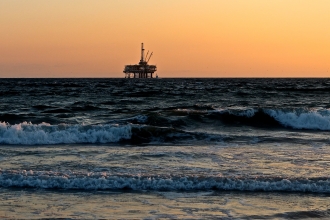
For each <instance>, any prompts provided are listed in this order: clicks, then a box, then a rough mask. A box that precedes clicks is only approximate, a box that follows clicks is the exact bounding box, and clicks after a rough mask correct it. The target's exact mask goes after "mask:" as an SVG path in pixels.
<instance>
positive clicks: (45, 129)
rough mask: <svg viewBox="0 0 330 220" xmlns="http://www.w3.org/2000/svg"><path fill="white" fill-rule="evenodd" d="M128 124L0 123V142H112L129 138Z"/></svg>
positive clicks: (129, 128)
mask: <svg viewBox="0 0 330 220" xmlns="http://www.w3.org/2000/svg"><path fill="white" fill-rule="evenodd" d="M131 135H132V132H131V126H130V125H121V126H119V125H68V124H60V125H50V124H48V123H41V124H32V123H28V122H23V123H19V124H15V125H10V124H8V123H5V122H1V123H0V143H1V144H24V145H36V144H76V143H112V142H118V141H120V140H123V139H130V138H131Z"/></svg>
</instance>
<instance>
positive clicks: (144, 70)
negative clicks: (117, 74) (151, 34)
mask: <svg viewBox="0 0 330 220" xmlns="http://www.w3.org/2000/svg"><path fill="white" fill-rule="evenodd" d="M152 54H153V52H151V53H150V55H149V50H148V52H147V54H146V56H144V48H143V43H142V44H141V60H140V62H139V64H135V65H126V66H125V68H124V71H123V72H124V73H125V78H153V74H154V73H155V72H156V71H157V66H156V65H149V64H148V63H149V60H150V58H151V56H152ZM148 55H149V57H148Z"/></svg>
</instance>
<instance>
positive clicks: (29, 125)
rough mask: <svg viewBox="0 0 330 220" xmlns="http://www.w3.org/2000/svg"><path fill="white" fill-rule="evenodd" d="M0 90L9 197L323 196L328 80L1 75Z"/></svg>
mask: <svg viewBox="0 0 330 220" xmlns="http://www.w3.org/2000/svg"><path fill="white" fill-rule="evenodd" d="M0 95H1V96H0V99H1V100H0V121H1V123H0V144H1V145H0V150H1V151H0V187H1V189H2V190H9V194H10V193H12V192H14V191H11V189H12V188H11V187H16V188H19V189H26V188H27V187H28V188H32V189H37V190H38V189H51V190H55V194H56V190H80V191H79V192H81V191H85V190H87V191H88V192H89V193H90V191H89V190H101V191H105V192H108V191H109V190H110V191H113V190H133V191H134V192H136V193H137V194H139V193H142V192H141V190H142V191H143V192H145V191H144V190H147V191H148V192H150V193H156V194H157V193H162V192H167V193H177V192H184V193H197V194H198V193H205V192H212V193H221V192H227V191H232V190H234V191H238V192H241V193H242V194H241V195H242V196H246V194H245V193H247V192H268V193H270V192H280V193H283V192H286V193H293V192H294V193H302V194H305V193H316V194H320V195H321V194H322V195H323V194H325V195H327V194H328V193H330V181H329V175H330V165H329V161H330V157H329V155H330V139H329V131H330V79H2V80H1V85H0ZM6 192H7V191H6ZM38 192H39V191H38ZM142 194H143V193H142ZM197 194H196V195H197ZM59 195H60V194H57V196H59ZM61 195H62V194H61ZM92 195H93V196H96V197H97V198H99V199H100V198H101V197H98V196H97V195H98V194H93V193H92ZM213 195H214V194H212V196H213ZM235 195H237V194H235ZM258 195H259V194H258ZM122 196H124V197H125V196H127V194H125V193H123V194H122ZM157 196H159V195H158V194H157ZM283 196H284V194H281V196H280V197H281V198H282V197H283ZM179 197H180V196H179ZM179 197H178V196H177V197H176V198H179ZM102 198H103V197H102ZM171 198H172V197H171ZM208 198H211V197H208ZM212 198H213V197H212ZM290 198H291V197H290ZM316 198H317V199H315V198H313V199H312V201H314V202H317V201H319V200H320V198H321V197H316ZM322 198H324V197H322ZM282 199H283V198H282ZM309 199H310V198H309ZM283 200H287V198H285V199H283ZM322 201H323V200H322ZM204 202H205V201H204ZM323 202H324V201H323ZM326 202H328V200H327V199H326ZM205 203H206V204H208V205H210V204H211V203H212V201H211V200H208V202H205ZM258 203H260V201H259V200H258ZM261 203H262V202H261ZM240 204H243V203H240ZM329 204H330V202H329ZM234 206H235V205H233V206H231V208H228V209H229V210H231V211H233V207H234ZM314 208H315V207H314ZM284 209H285V207H284V206H280V208H278V209H276V210H278V212H277V213H282V214H283V212H285V210H284ZM182 210H183V209H182ZM182 210H181V211H182ZM299 210H300V211H301V210H302V209H299ZM299 210H298V211H299ZM236 211H237V210H236ZM322 213H323V212H322ZM227 214H228V213H227ZM273 214H274V213H273ZM282 214H281V215H282ZM323 214H324V213H323ZM323 214H322V215H323ZM265 215H266V214H265ZM281 215H279V216H281ZM198 216H203V215H198ZM228 216H229V217H230V215H227V217H228ZM237 216H240V215H236V217H237ZM174 217H175V216H174ZM176 217H180V216H178V215H176ZM181 217H182V216H181ZM204 217H205V216H204ZM213 217H214V216H213ZM241 217H242V216H241ZM259 217H260V216H259Z"/></svg>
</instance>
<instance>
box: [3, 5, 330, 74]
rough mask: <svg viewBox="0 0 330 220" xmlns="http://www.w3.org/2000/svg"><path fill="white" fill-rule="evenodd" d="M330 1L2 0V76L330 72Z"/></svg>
mask: <svg viewBox="0 0 330 220" xmlns="http://www.w3.org/2000/svg"><path fill="white" fill-rule="evenodd" d="M329 11H330V1H329V0H318V1H311V0H289V1H288V0H267V1H264V0H203V1H201V0H157V1H154V0H138V1H136V0H56V1H44V0H29V1H26V0H3V1H0V33H1V34H0V36H1V37H0V77H124V73H123V68H124V65H125V64H136V63H138V62H139V60H140V46H141V43H142V42H143V43H144V45H145V48H146V51H147V50H151V51H153V52H154V53H153V57H152V58H151V60H150V64H157V67H158V71H157V73H158V75H159V76H160V77H330V13H329Z"/></svg>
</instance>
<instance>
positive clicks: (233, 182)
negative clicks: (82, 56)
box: [0, 170, 330, 193]
mask: <svg viewBox="0 0 330 220" xmlns="http://www.w3.org/2000/svg"><path fill="white" fill-rule="evenodd" d="M0 186H2V187H33V188H45V189H54V188H60V189H83V190H117V189H132V190H183V191H189V190H210V189H213V190H239V191H288V192H313V193H330V181H329V179H327V178H314V179H303V178H292V179H289V178H280V177H267V178H265V177H259V178H253V179H249V178H235V177H217V176H215V177H191V176H180V177H176V176H134V175H111V174H109V173H107V172H98V173H72V172H68V173H61V172H54V171H25V170H23V171H15V170H11V171H3V172H1V170H0Z"/></svg>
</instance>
